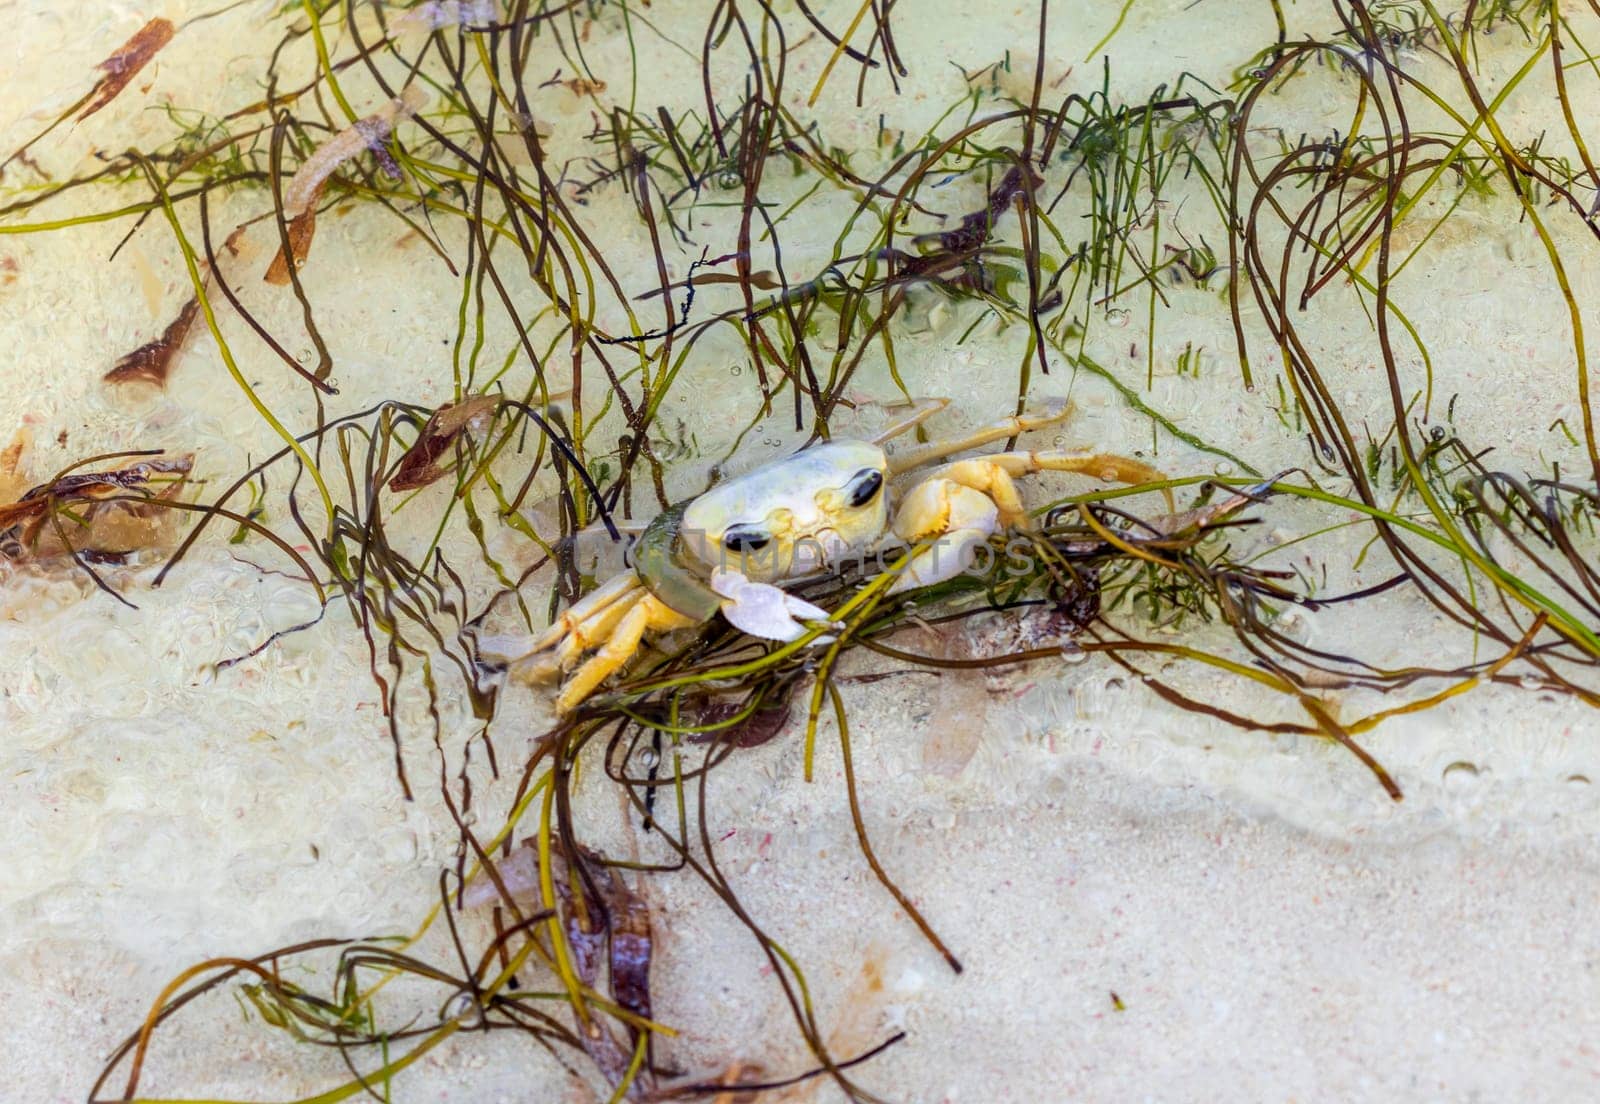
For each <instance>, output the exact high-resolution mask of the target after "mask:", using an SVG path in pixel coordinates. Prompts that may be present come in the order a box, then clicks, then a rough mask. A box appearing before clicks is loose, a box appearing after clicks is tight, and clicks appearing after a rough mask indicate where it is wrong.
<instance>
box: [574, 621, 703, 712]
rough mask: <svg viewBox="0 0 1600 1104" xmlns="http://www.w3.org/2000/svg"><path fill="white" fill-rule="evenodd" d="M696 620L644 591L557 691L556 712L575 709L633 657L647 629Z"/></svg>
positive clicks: (677, 626) (661, 629)
mask: <svg viewBox="0 0 1600 1104" xmlns="http://www.w3.org/2000/svg"><path fill="white" fill-rule="evenodd" d="M693 624H695V621H694V619H693V618H692V617H685V616H684V615H683V614H681V613H679V612H678V611H677V610H675V609H672V608H671V607H670V606H668V605H666V604H665V603H664V602H662V601H661V599H659V598H657V597H656V596H655V595H654V594H645V595H644V597H642V598H640V599H639V600H638V602H636V603H635V604H634V605H633V607H632V608H631V609H629V610H628V612H627V613H625V614H623V616H622V619H621V620H620V621H619V622H617V624H616V627H615V628H613V629H612V631H611V635H610V637H609V638H608V639H607V640H606V642H605V644H604V645H602V646H601V648H600V650H599V651H597V652H595V654H594V655H592V656H590V657H589V659H588V660H587V661H586V662H585V663H584V664H583V666H581V667H579V668H578V669H577V670H576V671H574V672H572V677H571V678H569V679H567V681H566V682H565V683H563V684H562V687H561V692H560V693H559V694H557V695H556V712H557V713H570V712H572V710H573V709H574V708H575V707H576V706H577V705H578V704H579V703H580V702H582V701H583V699H585V698H587V697H588V696H589V694H590V693H591V692H592V691H593V690H594V688H595V687H596V686H599V685H600V684H601V683H602V682H604V681H605V679H606V676H607V675H609V674H611V673H612V672H613V671H615V670H617V668H619V667H621V666H622V665H623V664H624V663H626V662H628V660H630V659H632V658H633V654H634V653H635V652H637V651H638V650H639V642H640V641H641V640H643V639H644V634H645V633H647V632H667V631H669V630H671V629H686V628H688V627H689V626H690V625H693Z"/></svg>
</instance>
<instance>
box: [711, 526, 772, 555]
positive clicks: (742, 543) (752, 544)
mask: <svg viewBox="0 0 1600 1104" xmlns="http://www.w3.org/2000/svg"><path fill="white" fill-rule="evenodd" d="M771 543H772V537H771V536H769V535H768V534H767V533H765V532H763V531H762V530H760V529H740V528H737V527H735V528H733V529H729V530H728V531H727V532H726V533H724V534H723V535H722V547H724V548H726V549H727V550H728V551H730V552H759V551H761V550H762V549H763V548H765V547H766V546H767V545H769V544H771Z"/></svg>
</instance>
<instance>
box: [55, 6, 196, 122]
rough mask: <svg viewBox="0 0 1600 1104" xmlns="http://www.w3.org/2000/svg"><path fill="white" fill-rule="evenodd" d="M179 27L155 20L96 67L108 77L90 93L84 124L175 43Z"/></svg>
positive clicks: (140, 29)
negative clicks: (167, 45)
mask: <svg viewBox="0 0 1600 1104" xmlns="http://www.w3.org/2000/svg"><path fill="white" fill-rule="evenodd" d="M174 30H176V28H174V27H173V25H172V23H171V22H170V21H168V20H166V19H152V20H150V22H148V23H146V24H145V25H144V26H143V27H140V28H139V30H138V31H137V32H136V33H135V34H134V36H133V37H132V38H130V39H128V41H127V42H124V43H123V44H122V48H121V49H120V50H118V51H117V52H116V53H114V54H112V55H111V56H110V57H108V58H106V59H105V60H104V61H102V62H101V63H100V64H99V65H97V66H95V68H97V69H99V70H100V71H101V72H102V73H104V74H105V75H104V76H102V77H101V78H100V80H99V81H98V82H97V83H96V84H95V86H94V88H93V89H91V90H90V92H89V97H90V98H89V106H87V107H85V108H84V109H83V113H82V114H81V115H79V116H78V121H79V122H80V123H81V122H83V120H85V119H87V118H88V117H89V116H91V115H93V114H94V113H95V112H96V111H99V110H100V109H101V108H102V107H104V106H106V104H108V103H110V102H111V101H112V100H114V99H116V98H117V96H118V95H119V94H121V92H122V90H123V89H124V88H126V87H128V83H129V82H130V81H132V80H133V78H134V77H136V76H138V75H139V70H141V69H143V68H144V67H145V66H146V65H148V64H149V63H150V59H151V58H153V57H155V56H156V53H157V52H158V51H160V50H161V48H162V47H163V46H165V45H166V44H167V43H169V42H171V41H172V35H173V32H174Z"/></svg>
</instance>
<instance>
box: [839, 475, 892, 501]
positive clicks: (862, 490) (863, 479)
mask: <svg viewBox="0 0 1600 1104" xmlns="http://www.w3.org/2000/svg"><path fill="white" fill-rule="evenodd" d="M882 487H883V473H882V472H880V471H875V470H873V469H872V468H867V469H865V470H863V471H858V472H856V476H855V478H854V479H852V480H851V481H850V488H849V490H848V491H846V492H845V494H846V497H847V499H848V501H849V503H850V505H851V506H852V507H858V506H865V505H866V504H867V503H869V502H871V501H872V500H873V498H875V497H876V496H877V494H878V491H879V489H880V488H882Z"/></svg>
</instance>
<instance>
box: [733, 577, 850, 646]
mask: <svg viewBox="0 0 1600 1104" xmlns="http://www.w3.org/2000/svg"><path fill="white" fill-rule="evenodd" d="M711 589H712V590H714V591H716V592H717V593H718V594H720V595H722V599H723V600H722V616H724V617H726V618H727V619H728V623H729V624H730V625H732V626H733V627H734V628H736V629H738V630H739V631H740V632H746V633H749V634H750V635H751V636H759V637H762V638H764V639H767V640H782V641H785V642H787V641H790V640H797V639H799V638H800V637H801V636H804V635H805V633H806V631H807V630H806V626H804V625H802V624H801V623H800V621H799V618H805V619H807V620H810V621H829V622H831V621H832V618H831V617H829V616H828V611H827V610H825V609H822V608H821V607H819V606H814V605H812V604H811V603H810V602H807V601H805V600H804V599H803V598H796V597H795V596H794V595H792V594H789V593H788V592H786V591H784V590H782V589H780V588H778V587H775V586H773V585H772V584H771V583H756V582H751V581H750V580H749V579H747V578H745V577H744V576H743V575H741V574H740V573H739V572H737V571H727V570H725V569H723V568H720V567H719V568H717V569H716V570H714V571H713V572H712V573H711Z"/></svg>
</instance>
